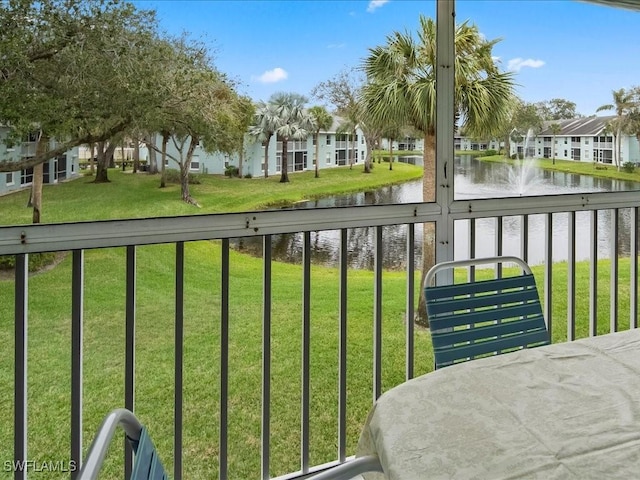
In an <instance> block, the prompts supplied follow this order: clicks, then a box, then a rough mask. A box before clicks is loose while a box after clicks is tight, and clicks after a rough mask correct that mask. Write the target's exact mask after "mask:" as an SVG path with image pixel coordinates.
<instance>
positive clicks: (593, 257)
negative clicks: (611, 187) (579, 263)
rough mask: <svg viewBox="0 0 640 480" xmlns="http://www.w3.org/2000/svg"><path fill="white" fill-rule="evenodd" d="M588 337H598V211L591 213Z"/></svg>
mask: <svg viewBox="0 0 640 480" xmlns="http://www.w3.org/2000/svg"><path fill="white" fill-rule="evenodd" d="M589 250H590V255H589V265H590V271H589V336H591V337H595V336H596V335H598V210H592V211H591V234H590V243H589Z"/></svg>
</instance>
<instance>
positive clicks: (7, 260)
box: [0, 252, 56, 272]
mask: <svg viewBox="0 0 640 480" xmlns="http://www.w3.org/2000/svg"><path fill="white" fill-rule="evenodd" d="M55 259H56V254H55V253H53V252H45V253H30V254H29V271H30V272H35V271H38V270H40V269H42V268H44V267H46V266H47V265H51V264H52V263H53V262H54V261H55ZM15 266H16V257H14V256H13V255H0V270H11V269H13V268H15Z"/></svg>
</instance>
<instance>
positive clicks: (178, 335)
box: [173, 242, 184, 480]
mask: <svg viewBox="0 0 640 480" xmlns="http://www.w3.org/2000/svg"><path fill="white" fill-rule="evenodd" d="M175 288H176V292H175V297H176V305H175V316H176V318H175V333H174V342H175V345H174V351H175V356H174V376H175V378H174V391H173V395H174V397H173V456H174V462H173V477H174V478H175V480H181V479H182V430H183V428H182V425H183V418H182V412H183V393H182V392H183V363H184V350H183V345H184V242H177V243H176V287H175Z"/></svg>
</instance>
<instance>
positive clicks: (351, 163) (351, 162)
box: [347, 134, 353, 170]
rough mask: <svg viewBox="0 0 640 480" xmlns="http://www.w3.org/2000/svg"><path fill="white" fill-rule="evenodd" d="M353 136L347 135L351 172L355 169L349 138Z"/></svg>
mask: <svg viewBox="0 0 640 480" xmlns="http://www.w3.org/2000/svg"><path fill="white" fill-rule="evenodd" d="M350 136H351V135H348V134H347V157H349V170H351V169H352V168H353V157H352V156H351V154H352V153H353V150H352V149H351V148H349V144H350V143H351V142H350V141H349V137H350Z"/></svg>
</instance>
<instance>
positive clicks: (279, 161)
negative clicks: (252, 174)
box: [276, 152, 282, 172]
mask: <svg viewBox="0 0 640 480" xmlns="http://www.w3.org/2000/svg"><path fill="white" fill-rule="evenodd" d="M280 165H282V152H278V153H276V172H279V171H280Z"/></svg>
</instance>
